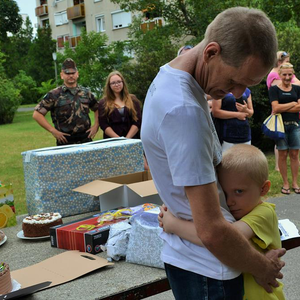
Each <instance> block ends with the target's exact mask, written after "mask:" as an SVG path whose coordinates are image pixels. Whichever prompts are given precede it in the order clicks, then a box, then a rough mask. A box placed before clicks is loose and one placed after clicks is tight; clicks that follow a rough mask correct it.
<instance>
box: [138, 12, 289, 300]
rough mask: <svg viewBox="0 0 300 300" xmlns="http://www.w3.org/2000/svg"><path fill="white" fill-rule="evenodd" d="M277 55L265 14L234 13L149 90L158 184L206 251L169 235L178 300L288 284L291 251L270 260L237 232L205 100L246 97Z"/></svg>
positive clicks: (149, 132)
mask: <svg viewBox="0 0 300 300" xmlns="http://www.w3.org/2000/svg"><path fill="white" fill-rule="evenodd" d="M237 41H239V42H238V43H237ZM276 49H277V39H276V32H275V29H274V26H273V25H272V23H271V21H270V20H269V19H268V18H267V16H266V15H265V14H264V13H263V12H261V11H259V10H255V9H248V8H245V7H235V8H230V9H227V10H225V11H224V12H222V13H221V14H219V15H218V16H217V17H216V18H215V19H214V21H213V22H212V23H211V24H210V25H209V26H208V28H207V30H206V33H205V37H204V40H203V41H201V42H200V43H199V44H198V45H196V46H195V47H194V48H193V49H190V50H189V51H188V52H186V53H185V54H184V55H180V56H178V57H176V58H175V59H174V60H172V61H171V62H170V63H169V64H166V65H164V66H163V67H161V69H160V72H159V73H158V75H157V76H156V78H155V79H154V81H153V82H152V84H151V86H150V87H149V90H148V93H147V96H146V100H145V104H144V111H143V123H142V129H141V138H142V142H143V146H144V150H145V153H146V156H147V159H148V163H149V167H150V171H151V174H152V177H153V180H154V182H155V185H156V188H157V190H158V192H159V195H160V197H161V199H162V200H163V202H164V203H165V205H166V206H167V207H168V209H170V211H171V212H172V214H173V215H175V216H176V217H179V218H183V219H186V220H193V221H194V224H195V227H196V231H197V234H198V236H199V238H200V239H201V240H202V242H203V244H204V245H205V248H201V247H199V246H197V245H195V244H192V243H190V242H188V241H186V240H184V239H181V238H179V237H178V236H176V235H174V234H167V233H165V232H163V233H162V235H161V237H162V239H163V240H164V247H163V250H162V254H161V258H162V260H163V261H164V263H165V268H166V273H167V276H168V279H169V282H170V285H171V288H172V291H173V294H174V296H175V298H176V299H189V300H191V299H230V300H235V299H242V298H243V280H242V277H241V272H247V273H250V274H252V275H253V276H254V277H255V278H256V280H257V282H258V283H260V284H261V285H262V286H263V287H264V288H265V289H266V290H267V291H268V292H271V291H272V289H271V286H274V287H275V286H278V282H277V281H276V278H282V273H281V272H280V271H281V268H282V267H283V266H284V262H283V261H281V260H279V257H281V256H282V255H284V253H285V250H284V249H278V250H272V251H270V252H268V253H267V254H266V255H265V256H264V255H262V254H260V253H259V252H257V251H256V250H254V249H253V248H252V247H251V246H250V244H249V242H248V241H247V240H246V239H245V238H244V237H243V236H242V235H241V234H240V233H239V232H238V231H237V230H235V229H234V228H233V226H231V225H230V222H234V221H235V220H234V218H233V216H232V215H231V214H230V212H229V210H228V207H227V205H226V201H225V195H224V193H223V192H222V190H221V188H220V186H219V184H218V182H217V178H216V174H215V167H216V166H217V165H218V164H219V163H220V162H221V158H222V151H221V146H220V144H219V141H218V138H217V135H216V131H215V128H214V125H213V123H212V120H211V116H210V113H209V108H208V104H207V101H206V97H205V94H208V95H210V96H211V97H212V98H213V99H220V98H223V97H224V96H225V95H226V94H227V93H232V94H233V95H234V96H235V97H236V98H239V97H240V96H241V95H242V94H243V92H244V90H245V89H246V87H248V86H253V85H256V84H258V83H259V82H260V81H261V80H262V78H263V77H264V76H265V75H266V74H267V73H268V72H269V70H270V69H271V67H272V65H273V64H274V61H275V58H276Z"/></svg>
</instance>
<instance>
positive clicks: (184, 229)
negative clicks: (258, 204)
mask: <svg viewBox="0 0 300 300" xmlns="http://www.w3.org/2000/svg"><path fill="white" fill-rule="evenodd" d="M160 211H161V213H160V214H159V217H158V221H159V226H160V227H162V228H163V229H164V231H165V232H166V233H173V234H176V235H178V236H179V237H180V238H182V239H185V240H187V241H189V242H191V243H193V244H196V245H199V246H201V247H204V245H203V243H202V242H201V240H200V239H199V237H198V235H197V231H196V228H195V224H194V222H193V221H188V220H183V219H179V218H176V217H175V216H174V215H173V214H172V213H171V212H170V211H169V210H168V209H167V207H166V206H164V205H163V206H162V207H160ZM232 226H234V227H235V228H236V229H237V230H238V231H240V232H241V233H242V235H243V236H245V238H246V239H247V240H250V239H251V238H253V237H254V232H253V230H252V229H251V227H250V226H249V225H248V224H247V223H245V222H243V221H237V222H234V223H232Z"/></svg>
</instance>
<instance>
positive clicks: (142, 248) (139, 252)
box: [126, 209, 164, 269]
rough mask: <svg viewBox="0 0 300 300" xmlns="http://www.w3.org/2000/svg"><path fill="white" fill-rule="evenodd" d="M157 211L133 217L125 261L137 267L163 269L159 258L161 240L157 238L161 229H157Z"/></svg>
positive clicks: (161, 245)
mask: <svg viewBox="0 0 300 300" xmlns="http://www.w3.org/2000/svg"><path fill="white" fill-rule="evenodd" d="M158 213H159V209H155V210H152V213H151V210H150V211H149V212H143V213H141V214H138V215H136V216H133V217H132V218H131V220H130V222H131V225H132V227H131V232H130V237H129V243H128V248H127V252H126V261H127V262H130V263H135V264H139V265H145V266H150V267H156V268H162V269H163V268H164V263H163V262H162V260H161V258H160V253H161V250H162V247H163V240H162V239H161V238H160V237H159V235H160V233H161V232H162V228H160V227H159V224H158V220H157V215H158Z"/></svg>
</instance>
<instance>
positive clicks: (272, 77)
mask: <svg viewBox="0 0 300 300" xmlns="http://www.w3.org/2000/svg"><path fill="white" fill-rule="evenodd" d="M289 62H290V55H289V54H288V53H287V52H285V51H278V52H277V60H276V65H275V67H274V68H273V69H272V70H271V72H270V73H269V75H268V77H267V87H268V89H269V88H270V87H271V86H273V85H277V84H280V83H281V79H280V76H279V74H278V70H279V67H280V66H281V65H282V64H284V63H289ZM292 83H293V84H297V85H300V81H299V79H298V78H297V77H296V76H295V74H294V75H293V78H292Z"/></svg>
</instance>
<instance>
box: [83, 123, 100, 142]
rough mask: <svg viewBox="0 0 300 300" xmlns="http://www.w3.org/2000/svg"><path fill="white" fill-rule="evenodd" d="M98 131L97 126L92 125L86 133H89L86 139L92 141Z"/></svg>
mask: <svg viewBox="0 0 300 300" xmlns="http://www.w3.org/2000/svg"><path fill="white" fill-rule="evenodd" d="M98 129H99V125H98V124H95V125H93V126H92V127H91V128H90V129H88V130H87V131H86V132H89V135H88V138H91V139H93V138H94V137H95V135H96V134H97V132H98Z"/></svg>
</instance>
